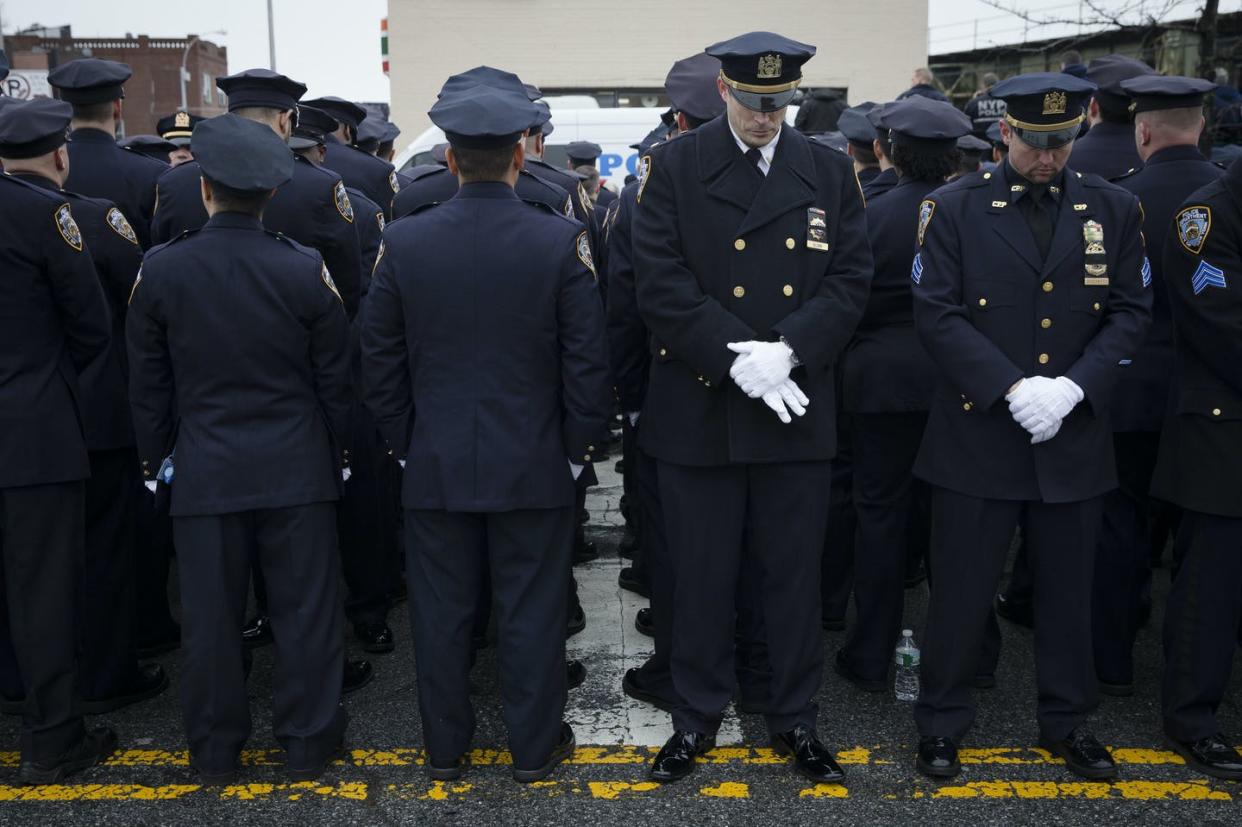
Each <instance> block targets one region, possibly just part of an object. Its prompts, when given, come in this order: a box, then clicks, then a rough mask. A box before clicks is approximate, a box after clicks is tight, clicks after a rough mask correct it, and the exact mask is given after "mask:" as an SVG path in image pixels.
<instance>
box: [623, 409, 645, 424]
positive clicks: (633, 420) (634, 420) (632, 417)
mask: <svg viewBox="0 0 1242 827" xmlns="http://www.w3.org/2000/svg"><path fill="white" fill-rule="evenodd" d="M641 414H642V411H630V412H629V413H627V414H626V415H625V418H626V419H628V420H629V421H630V427H631V428H633V427H634V426H635V425H637V424H638V417H639V416H640V415H641Z"/></svg>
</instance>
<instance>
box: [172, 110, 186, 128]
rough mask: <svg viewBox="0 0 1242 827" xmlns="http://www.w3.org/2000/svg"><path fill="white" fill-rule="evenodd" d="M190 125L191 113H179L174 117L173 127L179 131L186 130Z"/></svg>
mask: <svg viewBox="0 0 1242 827" xmlns="http://www.w3.org/2000/svg"><path fill="white" fill-rule="evenodd" d="M189 125H190V113H189V112H178V113H177V114H176V115H175V116H173V126H174V127H176V128H177V129H185V128H187V127H188V126H189Z"/></svg>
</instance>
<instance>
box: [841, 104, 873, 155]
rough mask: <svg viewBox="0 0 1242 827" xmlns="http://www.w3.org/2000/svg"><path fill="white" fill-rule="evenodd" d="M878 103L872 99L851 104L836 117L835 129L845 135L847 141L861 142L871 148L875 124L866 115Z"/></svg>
mask: <svg viewBox="0 0 1242 827" xmlns="http://www.w3.org/2000/svg"><path fill="white" fill-rule="evenodd" d="M877 106H879V104H877V103H873V102H872V101H866V102H864V103H860V104H858V105H857V106H851V107H850V108H849V109H846V110H845V111H844V112H842V113H841V114H840V116H839V117H838V118H837V129H839V130H840V131H841V134H842V135H844V136H845V139H846V140H847V141H852V142H853V143H856V144H862V145H863V146H865V147H867V149H870V148H871V143H872V141H874V140H875V124H873V123H871V120H870V119H869V118H868V117H867V115H868V114H870V113H871V112H872V111H873V110H874V109H875V108H876V107H877Z"/></svg>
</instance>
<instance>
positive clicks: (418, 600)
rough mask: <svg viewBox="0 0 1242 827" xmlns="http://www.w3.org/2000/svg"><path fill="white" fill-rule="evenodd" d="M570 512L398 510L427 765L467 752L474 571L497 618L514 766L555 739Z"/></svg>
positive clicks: (531, 764)
mask: <svg viewBox="0 0 1242 827" xmlns="http://www.w3.org/2000/svg"><path fill="white" fill-rule="evenodd" d="M576 520H577V512H576V511H575V510H574V509H572V508H553V509H545V510H521V511H506V512H498V513H487V514H463V513H450V512H447V511H432V510H413V511H411V510H407V511H406V514H405V526H406V534H407V537H406V549H407V551H406V575H407V577H408V578H409V589H410V601H409V606H410V628H411V629H412V630H413V634H414V658H415V662H416V665H417V675H418V704H419V712H420V713H421V716H422V722H423V738H424V740H425V741H426V749H427V757H428V759H429V760H430V761H431V762H432V763H434V764H436V765H439V766H447V765H449V764H451V763H452V762H453V761H455V760H456V759H458V758H459V757H461V756H462V755H463V754H464V753H465V752H466V751H467V750H469V749H470V740H471V738H472V737H473V735H474V720H475V719H474V708H473V706H472V705H471V703H470V681H469V674H470V655H471V632H472V629H473V627H474V621H475V610H476V604H477V601H478V595H479V592H480V589H481V588H482V579H483V572H484V571H485V570H488V571H490V572H491V579H492V592H493V596H494V600H495V603H496V610H497V612H498V614H499V617H498V621H499V622H498V645H497V656H498V658H499V660H500V695H501V701H502V703H503V708H504V721H505V726H506V728H507V729H508V732H509V750H510V752H511V753H512V754H513V765H514V766H515V767H517V768H519V769H534V768H536V767H539V766H540V765H542V764H543V763H544V761H546V760H547V758H548V755H549V754H551V752H552V748H553V747H554V746H555V745H556V743H557V741H558V740H559V738H560V731H561V720H562V718H563V715H564V712H565V701H566V697H567V691H566V681H565V635H564V633H563V630H564V629H565V623H566V616H565V615H566V604H565V590H566V588H567V582H566V581H567V579H568V576H569V565H570V561H569V550H570V542H571V540H572V538H573V530H574V522H575V521H576Z"/></svg>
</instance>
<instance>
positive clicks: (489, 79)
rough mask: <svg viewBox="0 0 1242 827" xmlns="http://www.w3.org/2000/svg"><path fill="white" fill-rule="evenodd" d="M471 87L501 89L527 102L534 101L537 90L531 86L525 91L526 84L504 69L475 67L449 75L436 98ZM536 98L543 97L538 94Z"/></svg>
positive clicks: (541, 94)
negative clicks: (519, 96) (533, 96)
mask: <svg viewBox="0 0 1242 827" xmlns="http://www.w3.org/2000/svg"><path fill="white" fill-rule="evenodd" d="M473 86H490V87H492V88H493V89H502V90H504V91H506V92H513V93H515V94H518V95H521V96H522V97H524V98H526V99H527V100H536V98H532V97H531V95H533V94H534V93H535V92H538V91H539V90H538V89H535V88H534V87H533V86H532V87H531V88H530V89H527V87H526V84H524V83H522V79H521V78H519V77H518V76H517V75H515V74H513V73H512V72H506V71H505V70H504V69H496V68H494V67H492V66H476V67H474V68H473V69H468V70H466V71H465V72H461V73H459V74H456V75H450V76H449V79H448V80H446V81H444V85H443V86H441V87H440V94H439V95H437V97H440V98H443V97H445V96H446V95H452V94H456V93H457V92H461V91H464V90H466V89H469V88H471V87H473ZM538 97H543V93H542V92H540V94H539V96H538Z"/></svg>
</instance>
